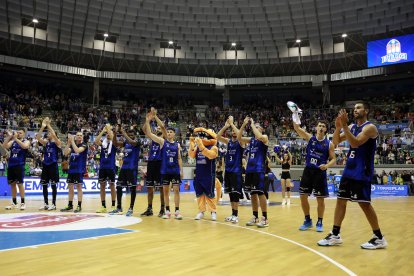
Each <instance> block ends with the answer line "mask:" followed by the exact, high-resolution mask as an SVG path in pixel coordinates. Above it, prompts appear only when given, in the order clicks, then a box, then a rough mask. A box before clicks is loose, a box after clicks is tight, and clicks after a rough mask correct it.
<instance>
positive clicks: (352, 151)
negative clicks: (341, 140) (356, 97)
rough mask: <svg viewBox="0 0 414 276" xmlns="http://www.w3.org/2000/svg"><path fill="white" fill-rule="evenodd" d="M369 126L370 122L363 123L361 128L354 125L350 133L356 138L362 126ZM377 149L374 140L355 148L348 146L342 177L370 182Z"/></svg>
mask: <svg viewBox="0 0 414 276" xmlns="http://www.w3.org/2000/svg"><path fill="white" fill-rule="evenodd" d="M368 124H371V122H368V121H367V122H365V123H363V124H362V125H361V126H357V125H356V124H354V125H353V126H352V127H351V133H352V134H353V135H354V136H355V137H356V136H358V134H359V133H361V131H362V129H363V127H364V126H366V125H368ZM376 147H377V143H376V141H375V139H372V138H370V139H368V140H367V141H366V142H365V143H364V144H362V145H360V146H359V147H357V148H353V147H351V146H350V148H349V152H348V155H347V161H346V166H345V170H344V172H343V174H342V176H345V177H348V178H351V179H355V180H360V181H369V182H370V181H371V179H372V175H373V174H374V155H375V150H376Z"/></svg>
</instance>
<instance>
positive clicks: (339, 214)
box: [318, 102, 388, 249]
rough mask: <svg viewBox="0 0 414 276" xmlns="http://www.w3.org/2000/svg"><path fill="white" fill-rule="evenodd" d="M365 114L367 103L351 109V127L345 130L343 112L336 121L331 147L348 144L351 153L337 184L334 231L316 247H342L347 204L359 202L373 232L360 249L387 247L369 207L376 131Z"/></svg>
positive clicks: (360, 103)
mask: <svg viewBox="0 0 414 276" xmlns="http://www.w3.org/2000/svg"><path fill="white" fill-rule="evenodd" d="M368 113H369V105H368V104H367V103H366V102H358V103H356V104H355V106H354V119H355V123H354V124H351V125H349V126H348V114H347V112H346V111H345V110H344V109H342V110H341V111H340V112H339V115H338V117H337V118H336V120H335V127H336V129H335V132H334V135H333V141H334V143H335V144H339V143H341V142H342V141H345V140H347V141H348V142H349V144H350V149H349V152H348V159H347V161H346V165H345V170H344V172H343V173H342V178H341V182H340V184H339V190H338V199H337V201H336V208H335V216H334V225H333V229H332V232H330V233H329V234H328V235H327V236H326V238H325V239H323V240H320V241H319V242H318V245H321V246H329V245H338V244H341V243H342V239H341V237H340V235H339V233H340V229H341V225H342V221H343V220H344V218H345V212H346V205H347V202H348V200H349V201H354V202H358V204H359V206H360V207H361V209H362V211H364V214H365V217H366V218H367V220H368V222H369V224H370V226H371V228H372V231H373V236H372V238H371V239H370V240H369V241H368V242H366V243H364V244H361V248H363V249H380V248H386V247H387V245H388V243H387V241H386V240H385V238H384V236H383V235H382V233H381V230H380V227H379V223H378V217H377V214H376V213H375V210H374V208H373V207H372V205H371V179H372V175H373V173H374V154H375V149H376V138H377V137H378V130H377V127H376V126H375V125H374V124H372V123H371V122H369V121H368ZM341 129H342V133H341V132H340V131H341Z"/></svg>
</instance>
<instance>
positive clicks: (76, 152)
mask: <svg viewBox="0 0 414 276" xmlns="http://www.w3.org/2000/svg"><path fill="white" fill-rule="evenodd" d="M63 154H64V155H65V156H69V172H68V178H67V180H66V183H67V184H68V189H69V194H68V198H69V203H68V206H66V208H63V209H61V210H60V211H61V212H69V211H72V210H73V196H74V193H75V185H76V190H77V191H78V206H77V207H76V209H75V210H74V212H75V213H79V212H81V211H82V197H83V192H82V185H83V174H84V173H85V170H86V160H87V158H88V145H87V144H86V143H85V142H84V141H83V134H82V132H77V133H76V135H75V137H74V136H73V135H71V134H68V143H67V145H66V147H65V149H64V150H63Z"/></svg>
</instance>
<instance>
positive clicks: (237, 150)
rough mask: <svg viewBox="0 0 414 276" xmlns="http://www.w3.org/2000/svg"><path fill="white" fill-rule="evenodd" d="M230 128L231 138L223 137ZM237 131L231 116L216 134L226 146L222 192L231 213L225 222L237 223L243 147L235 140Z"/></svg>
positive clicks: (240, 195)
mask: <svg viewBox="0 0 414 276" xmlns="http://www.w3.org/2000/svg"><path fill="white" fill-rule="evenodd" d="M228 128H231V138H225V137H223V134H224V133H225V131H226V130H227V129H228ZM238 133H239V130H238V129H237V127H236V126H235V125H234V119H233V116H229V118H228V119H227V121H226V123H225V125H224V127H223V128H222V129H221V130H220V131H219V132H218V133H217V140H218V141H220V142H222V143H224V144H226V145H227V151H226V155H225V157H224V160H225V174H224V190H225V193H228V194H229V197H230V204H231V210H232V213H231V215H230V216H228V217H226V219H225V221H227V222H232V223H238V222H239V202H240V199H241V198H242V159H243V147H242V146H241V145H240V143H239V141H238V140H237V134H238Z"/></svg>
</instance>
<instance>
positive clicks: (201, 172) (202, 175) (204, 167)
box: [195, 146, 216, 183]
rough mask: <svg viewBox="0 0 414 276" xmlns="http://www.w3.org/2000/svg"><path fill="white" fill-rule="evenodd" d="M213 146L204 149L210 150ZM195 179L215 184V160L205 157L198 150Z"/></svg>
mask: <svg viewBox="0 0 414 276" xmlns="http://www.w3.org/2000/svg"><path fill="white" fill-rule="evenodd" d="M212 147H213V146H208V147H206V148H207V149H211V148H212ZM195 172H196V176H195V177H196V179H208V180H209V179H211V180H212V181H213V182H212V183H215V179H216V159H215V158H214V159H209V158H207V157H205V156H204V155H203V154H202V153H201V151H200V150H198V149H197V154H196V170H195Z"/></svg>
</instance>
